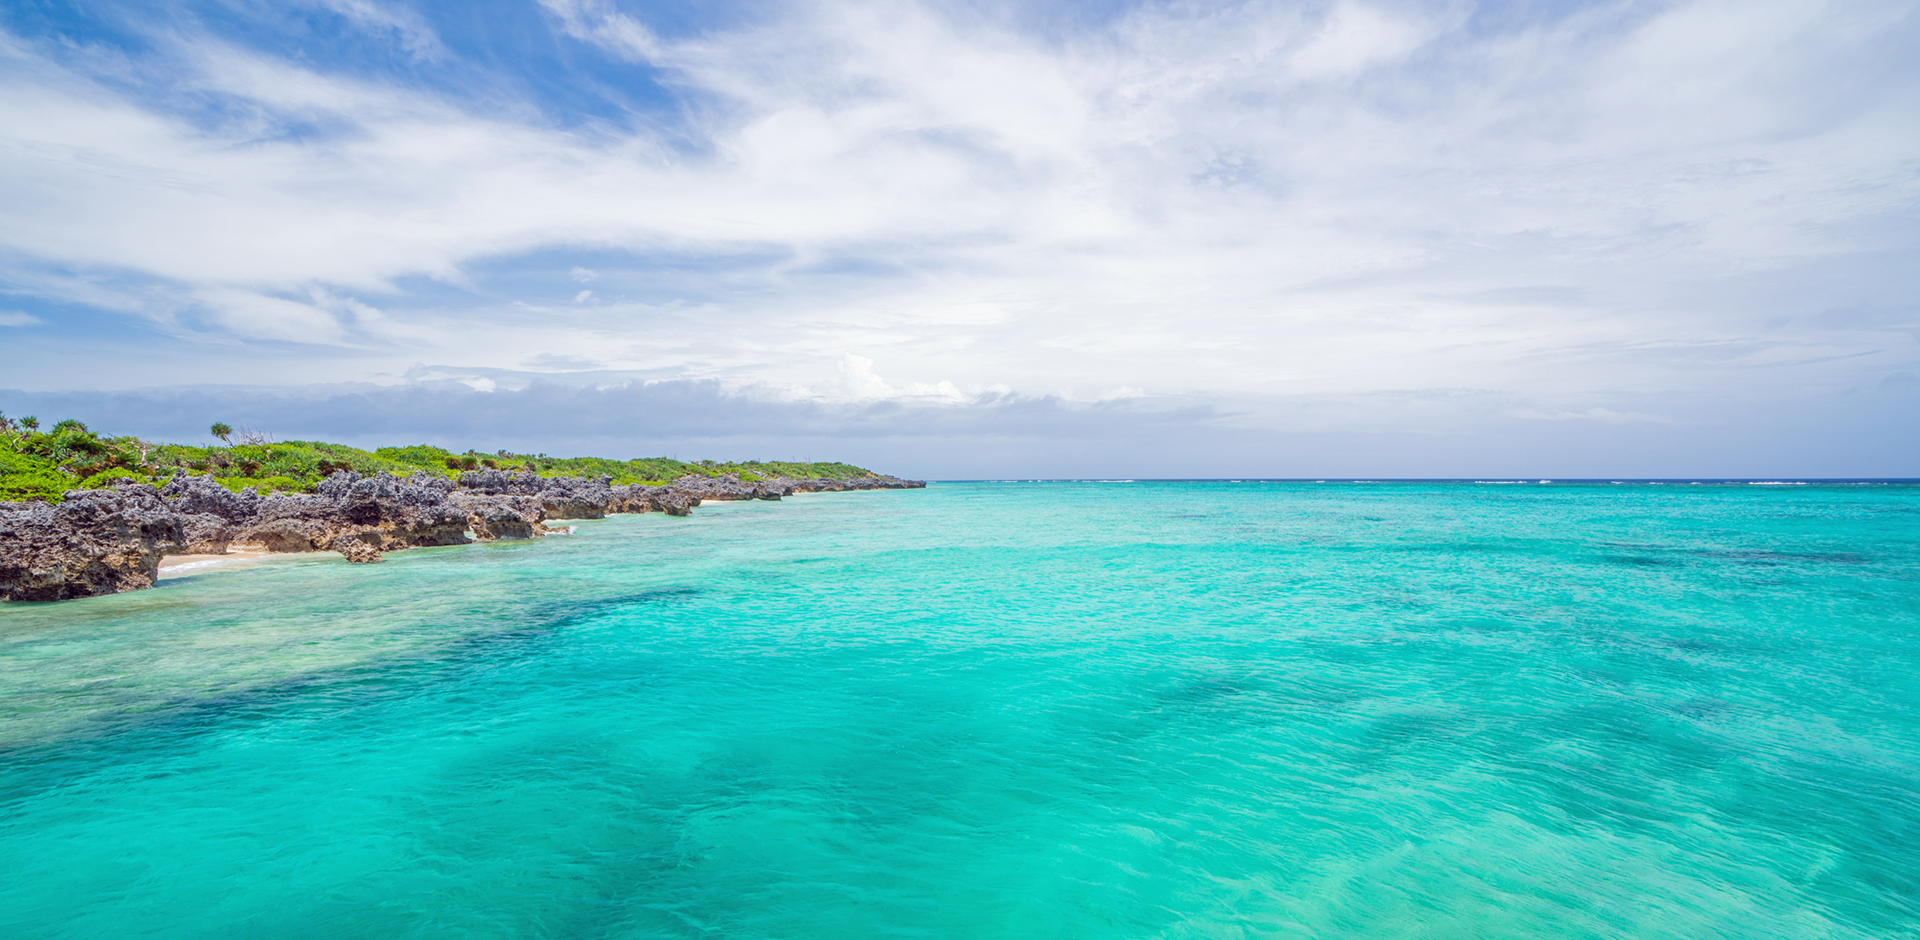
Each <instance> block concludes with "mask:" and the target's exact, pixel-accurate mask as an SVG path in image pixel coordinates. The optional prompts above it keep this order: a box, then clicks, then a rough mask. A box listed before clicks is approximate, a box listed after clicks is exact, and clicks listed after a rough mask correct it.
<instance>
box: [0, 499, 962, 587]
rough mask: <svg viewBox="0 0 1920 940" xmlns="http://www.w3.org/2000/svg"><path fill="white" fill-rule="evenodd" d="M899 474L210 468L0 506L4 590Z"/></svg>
mask: <svg viewBox="0 0 1920 940" xmlns="http://www.w3.org/2000/svg"><path fill="white" fill-rule="evenodd" d="M925 485H926V484H924V483H919V482H917V481H910V480H901V479H899V478H897V477H863V478H859V479H854V480H789V479H784V478H774V479H767V480H757V481H746V480H741V479H740V478H739V477H737V476H731V475H729V476H720V477H701V476H687V477H683V478H681V479H679V480H676V481H674V482H672V483H669V484H667V485H665V486H644V485H634V486H614V485H612V482H611V478H609V477H604V476H602V477H598V478H592V479H586V478H579V477H542V476H539V475H537V474H535V473H532V472H530V471H522V472H519V473H506V472H503V471H499V470H477V471H472V472H468V473H464V474H461V476H460V478H459V480H458V481H455V480H450V479H447V478H446V477H442V476H438V475H435V474H429V473H425V472H418V471H417V472H415V473H414V474H412V475H411V476H408V477H404V478H403V477H396V476H393V475H392V474H388V473H380V474H375V475H373V476H367V477H363V476H361V475H359V474H357V473H354V472H352V471H340V472H337V473H335V474H333V475H332V476H329V477H328V478H326V479H325V480H322V481H321V482H320V484H319V485H318V486H317V487H316V492H315V493H313V494H310V495H308V494H293V495H288V494H279V495H272V496H262V495H260V494H259V493H258V492H255V491H253V490H244V491H242V492H238V493H235V492H233V491H231V490H228V489H227V488H226V487H224V486H222V485H220V483H218V482H216V481H215V480H214V479H212V478H211V477H205V476H201V477H194V476H185V475H183V476H178V477H175V478H174V479H172V480H170V481H168V482H167V483H166V485H164V486H162V487H160V488H158V489H156V488H154V487H152V486H149V485H147V484H144V483H137V484H127V485H120V486H115V487H113V488H112V489H105V490H73V491H70V492H68V493H67V494H66V496H65V499H64V501H63V502H61V503H60V504H59V505H56V506H48V505H46V504H43V503H0V599H3V600H24V601H52V600H65V599H69V598H75V597H90V596H94V595H98V594H112V593H116V592H119V591H130V590H138V589H140V588H146V587H152V586H153V583H154V581H155V580H156V579H157V577H158V574H159V565H160V559H161V558H163V557H165V556H167V555H172V554H216V555H217V554H222V553H225V552H226V551H227V550H228V547H229V546H249V547H256V548H259V549H263V550H265V551H269V552H313V551H333V552H338V553H340V554H341V555H343V556H345V557H346V559H347V560H348V561H350V562H353V563H355V564H365V563H370V562H376V561H379V560H380V559H381V557H382V555H383V553H385V552H391V551H399V550H403V549H408V548H417V547H421V546H428V545H462V544H466V543H468V542H472V541H476V540H479V541H491V540H494V539H526V538H539V537H540V536H542V535H545V534H546V533H547V531H548V530H547V527H546V524H545V523H546V522H547V520H557V519H599V518H602V517H604V516H606V515H607V514H608V513H638V512H658V513H664V514H666V515H669V516H685V515H688V514H689V513H690V512H691V511H692V510H693V508H694V507H696V506H698V505H700V502H701V500H703V499H714V500H741V499H767V500H777V499H780V498H781V497H783V496H788V495H792V494H793V493H812V492H840V491H846V490H862V489H902V488H910V487H920V486H925Z"/></svg>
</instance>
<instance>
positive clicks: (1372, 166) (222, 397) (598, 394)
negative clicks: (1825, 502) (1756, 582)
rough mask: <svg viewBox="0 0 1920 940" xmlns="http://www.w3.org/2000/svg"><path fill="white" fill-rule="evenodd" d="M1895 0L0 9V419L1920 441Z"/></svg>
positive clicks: (1499, 466)
mask: <svg viewBox="0 0 1920 940" xmlns="http://www.w3.org/2000/svg"><path fill="white" fill-rule="evenodd" d="M1916 259H1920V0H1846V2H1832V3H1827V2H1811V0H1738V2H1720V0H1670V2H1655V0H1615V2H1607V0H1600V2H1576V0H1559V2H1556V0H1494V2H1471V0H1434V2H1398V0H1366V2H1359V0H1328V2H1319V0H1314V2H1273V3H1260V2H1254V3H1232V4H1230V3H1216V4H1202V3H1128V2H1117V0H1092V2H1081V3H1049V2H1045V0H1041V2H1020V3H1014V2H1004V3H1002V2H984V0H983V2H975V3H965V2H955V3H911V2H889V0H861V2H852V3H842V2H836V0H810V2H805V3H784V2H778V0H755V2H737V3H736V2H687V0H681V2H676V3H643V2H636V0H463V2H457V3H455V2H434V0H176V2H171V3H167V4H153V3H122V2H116V0H93V2H88V3H85V4H65V3H53V2H45V0H13V2H11V3H9V4H7V5H5V6H4V7H3V8H0V410H4V411H5V412H6V413H8V414H11V415H15V416H18V415H21V414H36V415H37V416H39V417H41V418H42V419H43V420H49V419H53V418H57V417H68V416H73V417H79V418H82V419H83V420H87V421H89V422H90V423H91V424H92V425H93V426H94V427H95V428H96V429H98V430H104V431H110V432H113V433H131V434H139V435H141V436H144V437H149V438H153V439H162V440H175V441H200V440H204V439H206V438H207V432H206V428H207V426H208V425H209V424H210V423H211V422H212V421H214V420H223V421H226V422H228V423H230V424H235V425H245V426H249V427H253V428H256V429H259V430H261V431H264V432H266V433H268V434H271V435H273V436H275V437H276V438H278V439H283V440H286V439H316V438H317V439H325V440H336V441H345V442H348V443H357V444H361V445H377V444H394V443H415V442H430V443H437V444H442V445H445V446H451V447H454V448H455V449H459V450H464V449H466V448H468V447H477V448H480V449H482V450H488V451H491V450H493V449H496V448H510V449H514V450H519V451H532V452H545V453H553V454H556V455H558V454H587V453H591V454H598V455H603V456H613V457H635V456H652V455H658V454H664V455H671V456H678V457H681V458H682V459H693V458H704V457H711V458H716V459H813V460H849V461H852V462H856V463H862V464H863V465H867V466H872V467H875V468H877V469H881V470H885V471H890V472H896V473H900V474H903V475H911V476H920V477H927V478H934V479H960V478H1000V477H1036V476H1079V477H1089V476H1091V477H1235V476H1243V477H1309V478H1311V477H1318V476H1345V477H1354V476H1358V477H1375V476H1377V477H1479V476H1509V475H1522V476H1548V477H1563V478H1565V477H1687V476H1742V477H1767V476H1783V477H1910V476H1920V261H1916Z"/></svg>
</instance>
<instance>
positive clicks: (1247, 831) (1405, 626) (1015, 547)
mask: <svg viewBox="0 0 1920 940" xmlns="http://www.w3.org/2000/svg"><path fill="white" fill-rule="evenodd" d="M0 858H4V859H5V866H4V872H5V873H4V876H0V935H5V936H8V937H18V938H29V937H105V936H144V937H205V936H221V937H276V938H285V937H371V936H378V937H445V936H463V937H706V936H712V937H766V938H804V937H863V938H865V937H1007V936H1022V937H1076V938H1104V937H1150V936H1151V937H1296V936H1297V937H1318V938H1348V937H1356V938H1357V937H1369V938H1371V937H1436V938H1437V937H1459V938H1500V937H1515V938H1518V937H1530V938H1531V937H1622V938H1625V937H1633V938H1662V937H1674V938H1679V937H1736V938H1744V937H1755V938H1758V937H1767V938H1779V937H1808V938H1813V937H1822V938H1824V937H1834V938H1854V937H1859V938H1867V937H1901V936H1916V935H1920V933H1916V924H1920V488H1916V487H1908V486H1853V487H1844V486H1808V487H1791V488H1789V487H1739V486H1710V487H1672V486H1667V487H1661V486H1605V485H1600V486H1585V485H1551V486H1541V485H1527V486H1476V485H1473V484H1377V485H1367V484H1318V485H1316V484H1307V483H1242V484H1229V483H1152V482H1143V483H1117V484H1094V483H1086V484H1072V483H1062V484H945V485H935V486H932V487H930V488H929V489H927V490H925V491H907V492H876V493H852V494H833V495H821V496H809V497H803V498H796V499H791V500H787V501H784V502H781V503H751V504H721V505H712V504H709V505H708V506H703V507H702V508H701V509H699V510H697V511H696V514H695V516H694V517H692V518H689V519H671V518H666V517H662V516H657V515H647V516H617V517H613V518H610V519H607V520H602V521H594V522H587V523H583V524H581V525H580V527H579V531H578V533H577V534H575V535H573V536H571V537H555V538H550V539H546V540H541V541H535V542H526V543H506V544H493V545H482V546H472V547H460V548H448V549H428V550H417V551H412V552H404V553H396V554H394V555H390V556H389V557H388V560H387V561H386V562H384V563H382V564H380V565H375V566H359V567H350V566H348V565H346V564H345V563H344V562H343V561H341V560H339V559H337V558H335V557H332V556H327V557H319V556H310V557H294V558H286V559H274V560H272V561H269V562H267V563H264V564H260V565H256V566H254V567H251V568H249V569H247V570H242V571H220V570H208V571H205V572H204V573H195V574H191V575H188V576H185V577H181V578H178V579H175V580H169V581H166V582H163V585H162V587H160V588H158V589H155V590H152V591H147V592H140V593H136V594H128V595H121V596H117V597H106V598H94V599H89V600H84V601H76V602H69V603H65V604H59V605H26V604H15V605H4V606H0Z"/></svg>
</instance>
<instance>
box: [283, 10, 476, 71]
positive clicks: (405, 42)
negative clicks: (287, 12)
mask: <svg viewBox="0 0 1920 940" xmlns="http://www.w3.org/2000/svg"><path fill="white" fill-rule="evenodd" d="M311 2H313V3H314V5H316V6H320V7H322V8H325V9H328V10H332V11H333V12H335V13H338V14H340V15H341V16H344V17H346V18H347V19H348V20H350V21H352V22H353V23H354V24H355V25H357V26H359V27H361V28H362V29H367V30H371V31H375V32H392V33H393V34H395V36H397V37H398V38H399V40H400V44H401V46H402V47H403V48H405V49H406V50H407V52H408V53H409V54H410V55H412V56H413V58H415V59H417V60H424V61H433V60H437V59H441V58H444V57H445V56H446V52H447V50H446V47H445V46H443V45H441V44H440V36H439V35H438V34H437V33H435V32H434V31H433V27H431V26H429V25H427V22H426V20H424V19H422V18H421V17H420V14H418V13H415V12H414V11H412V10H409V9H407V8H406V7H402V6H393V5H384V4H379V3H374V2H372V0H311Z"/></svg>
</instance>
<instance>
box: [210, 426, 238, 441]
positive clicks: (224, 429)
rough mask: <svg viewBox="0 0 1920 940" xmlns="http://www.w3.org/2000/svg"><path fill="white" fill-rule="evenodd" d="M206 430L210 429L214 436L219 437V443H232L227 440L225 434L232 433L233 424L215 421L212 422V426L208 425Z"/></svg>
mask: <svg viewBox="0 0 1920 940" xmlns="http://www.w3.org/2000/svg"><path fill="white" fill-rule="evenodd" d="M207 430H208V431H211V432H212V433H213V436H214V437H217V438H219V439H220V441H221V443H232V442H231V441H228V440H227V435H229V434H232V433H233V425H231V424H228V423H226V422H225V421H215V422H214V423H213V427H210V428H208V429H207Z"/></svg>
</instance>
